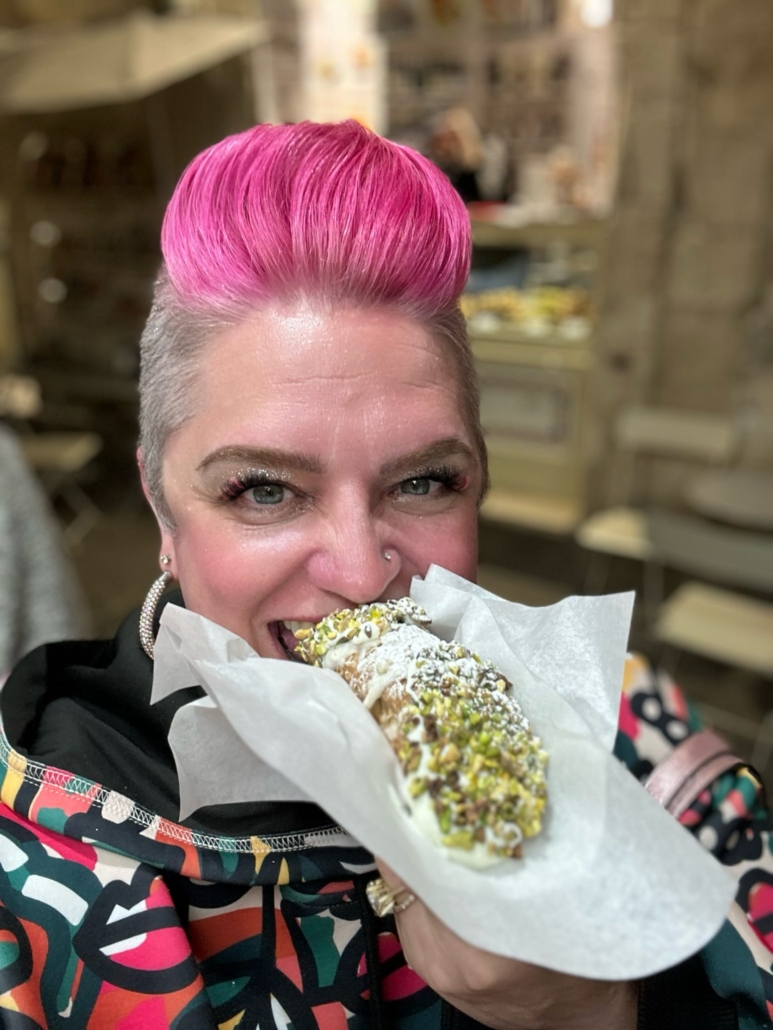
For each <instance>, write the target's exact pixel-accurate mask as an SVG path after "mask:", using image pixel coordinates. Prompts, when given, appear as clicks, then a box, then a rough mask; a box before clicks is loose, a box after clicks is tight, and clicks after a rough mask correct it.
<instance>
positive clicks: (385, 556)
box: [384, 551, 392, 561]
mask: <svg viewBox="0 0 773 1030" xmlns="http://www.w3.org/2000/svg"><path fill="white" fill-rule="evenodd" d="M391 560H392V555H391V554H390V553H389V551H384V561H391Z"/></svg>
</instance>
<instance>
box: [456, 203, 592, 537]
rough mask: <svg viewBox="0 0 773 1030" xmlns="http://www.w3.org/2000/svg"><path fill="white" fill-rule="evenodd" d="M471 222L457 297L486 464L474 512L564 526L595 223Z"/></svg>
mask: <svg viewBox="0 0 773 1030" xmlns="http://www.w3.org/2000/svg"><path fill="white" fill-rule="evenodd" d="M497 214H498V217H499V218H500V219H501V217H502V216H503V215H504V216H505V217H507V216H508V215H510V216H511V218H512V215H513V212H512V211H510V212H508V210H507V209H502V210H500V211H499V212H498V213H497ZM472 224H473V242H474V257H473V270H472V273H471V276H470V281H469V285H468V291H467V293H466V294H465V296H464V297H463V300H462V308H463V310H464V313H465V315H466V317H467V320H468V325H469V330H470V337H471V342H472V347H473V352H474V354H475V360H476V365H477V368H478V374H479V377H480V387H481V418H482V422H483V428H484V432H485V434H486V440H487V444H488V449H489V461H490V468H491V484H492V488H491V492H490V494H489V497H488V498H487V500H486V503H485V504H484V508H483V515H484V517H487V518H490V519H493V520H495V521H498V522H505V523H508V524H511V525H515V526H520V527H524V528H528V529H536V530H539V531H542V532H546V533H555V534H565V533H571V532H572V531H573V530H574V528H575V527H576V525H577V523H578V522H579V521H580V519H581V518H582V515H583V512H584V507H585V493H586V482H585V481H586V471H587V464H588V430H589V424H588V421H589V414H588V383H589V375H590V372H591V370H592V368H593V364H594V360H595V347H594V325H595V313H596V310H597V307H598V280H597V275H596V270H597V268H598V266H599V262H600V258H601V252H602V250H603V246H604V229H605V227H604V222H603V221H602V220H600V219H587V218H583V219H580V218H577V217H575V218H573V219H571V220H567V221H565V222H564V221H561V220H557V221H554V222H542V223H539V222H524V223H523V224H520V225H518V224H513V222H512V221H511V223H510V224H507V223H503V222H502V221H501V220H499V221H493V220H482V219H481V218H479V217H476V216H475V213H473V223H472Z"/></svg>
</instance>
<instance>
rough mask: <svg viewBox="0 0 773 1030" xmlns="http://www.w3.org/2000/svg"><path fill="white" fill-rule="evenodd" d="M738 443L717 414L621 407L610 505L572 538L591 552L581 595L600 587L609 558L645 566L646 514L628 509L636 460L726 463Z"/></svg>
mask: <svg viewBox="0 0 773 1030" xmlns="http://www.w3.org/2000/svg"><path fill="white" fill-rule="evenodd" d="M739 440H740V434H739V431H738V427H737V426H736V424H735V423H734V422H733V421H732V419H729V418H726V417H725V416H722V415H712V414H704V413H700V412H694V411H682V410H680V409H678V408H654V407H645V406H633V407H628V408H625V409H624V410H623V411H622V412H621V413H620V415H619V416H618V418H617V420H616V422H615V427H614V445H615V450H614V455H613V459H612V460H613V467H612V469H611V472H610V476H609V483H610V490H609V507H608V508H606V509H603V510H602V511H597V512H595V513H594V514H593V515H591V516H589V518H587V519H585V521H584V522H583V523H582V525H581V526H580V527H579V529H578V530H577V533H576V534H575V539H576V540H577V543H578V544H579V545H580V546H581V547H583V548H585V549H586V550H588V551H591V552H593V557H592V559H591V561H590V562H589V565H588V573H587V577H586V582H585V592H586V593H595V592H597V591H601V590H603V589H604V585H605V583H606V580H607V576H608V574H609V566H610V563H611V559H612V558H613V557H623V558H631V559H634V560H636V561H640V562H647V561H648V560H649V559H650V557H651V556H652V546H651V543H650V540H649V538H648V535H647V518H646V514H645V512H644V511H643V510H641V509H638V508H635V507H632V506H631V502H632V499H633V495H634V491H635V487H636V483H637V478H638V473H639V464H640V460H641V459H643V458H675V459H682V460H686V461H695V462H703V463H705V464H726V463H727V462H729V461H730V460H731V458H732V457H733V456H734V454H735V452H736V450H737V448H738V444H739Z"/></svg>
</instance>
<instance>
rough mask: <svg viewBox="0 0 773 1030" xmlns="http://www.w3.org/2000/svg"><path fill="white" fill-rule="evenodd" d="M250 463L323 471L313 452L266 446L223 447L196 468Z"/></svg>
mask: <svg viewBox="0 0 773 1030" xmlns="http://www.w3.org/2000/svg"><path fill="white" fill-rule="evenodd" d="M236 463H238V464H248V465H250V466H251V467H252V468H255V467H258V468H269V469H287V470H288V471H290V472H311V473H314V474H316V475H319V474H321V472H322V462H321V461H320V460H319V458H317V457H316V456H315V455H313V454H303V453H301V452H297V451H280V450H274V449H272V448H265V447H239V446H236V447H221V448H219V449H218V450H216V451H212V453H211V454H208V455H207V456H206V458H204V460H203V461H201V462H200V463H199V465H198V466H197V468H196V471H197V472H203V471H204V470H205V469H207V468H209V467H210V466H211V465H223V464H225V465H234V464H236Z"/></svg>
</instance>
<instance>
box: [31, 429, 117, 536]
mask: <svg viewBox="0 0 773 1030" xmlns="http://www.w3.org/2000/svg"><path fill="white" fill-rule="evenodd" d="M20 443H21V447H22V451H23V453H24V457H25V458H26V460H27V461H28V462H29V464H30V465H31V466H32V468H33V469H34V470H35V471H36V472H37V473H38V476H39V477H40V480H41V482H42V483H43V486H44V488H45V490H46V493H47V494H48V496H49V498H50V499H51V501H52V502H53V501H56V500H58V499H60V498H61V499H62V500H63V501H65V502H66V503H67V505H68V506H69V508H70V510H71V511H72V513H73V516H74V517H73V519H72V521H71V522H69V523H68V524H67V526H66V528H65V530H64V535H65V537H66V539H67V540H68V541H69V543H70V544H73V545H74V544H78V543H80V542H81V540H83V538H84V537H85V536H86V534H87V533H89V532H90V531H91V530H92V529H93V528H94V526H95V525H96V523H97V522H98V521H99V520H100V518H101V517H102V512H101V511H100V509H99V508H98V507H97V505H96V504H94V502H93V501H92V500H91V498H90V497H89V496H88V494H87V493H86V492H85V491H84V490H83V488H82V487H81V485H80V483H79V478H80V476H81V475H82V473H83V471H84V469H85V468H86V467H87V466H88V465H89V464H90V463H91V462H92V461H93V460H94V458H96V456H97V455H98V454H99V452H100V451H101V450H102V437H101V436H99V435H98V434H97V433H89V432H75V431H73V432H61V433H57V432H44V433H31V434H30V435H29V436H23V437H21V439H20Z"/></svg>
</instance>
